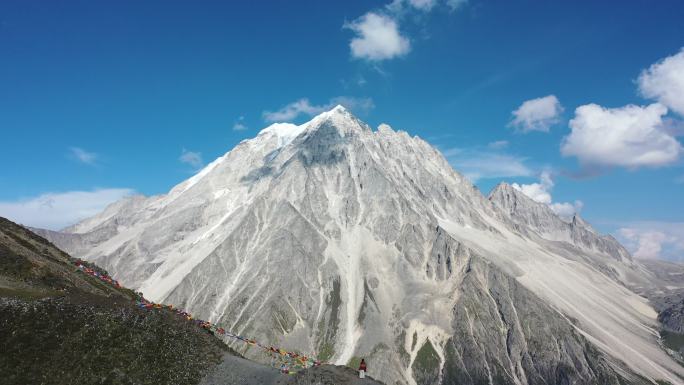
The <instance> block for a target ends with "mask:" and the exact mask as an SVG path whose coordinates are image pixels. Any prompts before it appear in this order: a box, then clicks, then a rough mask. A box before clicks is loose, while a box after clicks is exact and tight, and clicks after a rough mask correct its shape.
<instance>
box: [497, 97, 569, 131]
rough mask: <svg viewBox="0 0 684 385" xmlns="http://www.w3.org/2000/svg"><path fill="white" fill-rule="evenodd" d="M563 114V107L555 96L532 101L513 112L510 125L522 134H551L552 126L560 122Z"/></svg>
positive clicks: (526, 102)
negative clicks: (532, 132) (533, 132)
mask: <svg viewBox="0 0 684 385" xmlns="http://www.w3.org/2000/svg"><path fill="white" fill-rule="evenodd" d="M562 112H563V107H562V106H561V104H560V102H559V101H558V98H556V96H554V95H548V96H544V97H541V98H536V99H531V100H527V101H525V102H524V103H523V104H521V105H520V107H518V109H517V110H515V111H513V120H512V121H511V123H510V125H511V126H513V127H515V128H516V129H517V130H519V131H521V132H530V131H542V132H549V129H550V128H551V126H553V125H554V124H556V123H558V122H559V121H560V114H561V113H562Z"/></svg>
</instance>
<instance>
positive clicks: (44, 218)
mask: <svg viewBox="0 0 684 385" xmlns="http://www.w3.org/2000/svg"><path fill="white" fill-rule="evenodd" d="M134 192H135V191H134V190H132V189H128V188H109V189H95V190H92V191H67V192H49V193H45V194H41V195H39V196H35V197H30V198H25V199H19V200H16V201H0V216H3V217H6V218H9V219H10V220H12V221H14V222H17V223H20V224H23V225H26V226H32V227H40V228H45V229H50V230H59V229H62V228H64V227H66V226H69V225H72V224H74V223H76V222H78V221H80V220H82V219H85V218H88V217H91V216H93V215H95V214H97V213H99V212H100V211H102V210H103V209H104V208H105V207H106V206H107V205H109V204H110V203H113V202H116V201H118V200H119V199H121V198H123V197H125V196H127V195H131V194H133V193H134Z"/></svg>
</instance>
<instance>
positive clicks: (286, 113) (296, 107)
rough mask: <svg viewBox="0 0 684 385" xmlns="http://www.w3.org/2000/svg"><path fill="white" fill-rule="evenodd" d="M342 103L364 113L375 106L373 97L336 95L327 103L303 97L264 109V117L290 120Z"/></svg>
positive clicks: (283, 120) (284, 120)
mask: <svg viewBox="0 0 684 385" xmlns="http://www.w3.org/2000/svg"><path fill="white" fill-rule="evenodd" d="M338 104H339V105H342V106H344V107H345V108H346V109H348V110H350V111H352V112H354V113H357V114H361V115H364V114H366V113H368V112H369V111H370V110H372V109H373V108H375V104H374V103H373V99H371V98H355V97H351V96H336V97H334V98H332V99H330V101H329V102H328V103H326V104H321V105H314V104H311V102H309V99H307V98H302V99H299V100H296V101H294V102H292V103H289V104H287V105H285V106H284V107H282V108H280V109H279V110H277V111H264V112H263V114H262V115H263V117H264V120H265V121H267V122H290V121H292V120H294V119H296V118H298V117H299V116H300V115H306V116H314V115H318V114H320V113H321V112H325V111H328V110H330V109H332V108H333V107H335V106H336V105H338Z"/></svg>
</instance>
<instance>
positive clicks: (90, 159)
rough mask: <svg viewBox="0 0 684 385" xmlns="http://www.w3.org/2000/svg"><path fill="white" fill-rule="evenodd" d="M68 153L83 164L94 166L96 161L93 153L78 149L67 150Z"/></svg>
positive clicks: (95, 155)
mask: <svg viewBox="0 0 684 385" xmlns="http://www.w3.org/2000/svg"><path fill="white" fill-rule="evenodd" d="M69 153H70V154H71V156H72V157H73V158H74V159H76V160H78V161H79V162H81V163H83V164H89V165H94V164H95V162H96V161H97V154H96V153H94V152H88V151H86V150H84V149H82V148H80V147H71V148H69Z"/></svg>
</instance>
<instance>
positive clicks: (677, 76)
mask: <svg viewBox="0 0 684 385" xmlns="http://www.w3.org/2000/svg"><path fill="white" fill-rule="evenodd" d="M638 84H639V91H640V92H641V94H642V95H644V96H645V97H647V98H651V99H655V100H657V101H658V102H660V103H661V104H663V105H666V106H668V107H669V108H671V109H672V110H673V111H675V112H677V113H678V114H680V115H683V116H684V48H683V49H682V50H681V51H679V53H677V54H675V55H672V56H668V57H666V58H665V59H663V60H660V61H659V62H657V63H655V64H653V65H651V66H650V67H649V68H648V69H646V70H643V71H642V72H641V74H640V75H639V80H638Z"/></svg>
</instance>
